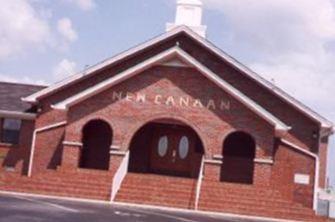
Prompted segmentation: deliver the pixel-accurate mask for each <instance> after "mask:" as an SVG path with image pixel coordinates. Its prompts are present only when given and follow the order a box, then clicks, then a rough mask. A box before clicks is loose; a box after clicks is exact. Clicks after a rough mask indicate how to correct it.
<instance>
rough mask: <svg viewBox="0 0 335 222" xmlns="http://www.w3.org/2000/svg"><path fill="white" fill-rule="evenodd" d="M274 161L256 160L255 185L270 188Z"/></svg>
mask: <svg viewBox="0 0 335 222" xmlns="http://www.w3.org/2000/svg"><path fill="white" fill-rule="evenodd" d="M272 165H273V160H271V159H255V165H254V185H255V186H267V187H268V186H270V184H271V172H272Z"/></svg>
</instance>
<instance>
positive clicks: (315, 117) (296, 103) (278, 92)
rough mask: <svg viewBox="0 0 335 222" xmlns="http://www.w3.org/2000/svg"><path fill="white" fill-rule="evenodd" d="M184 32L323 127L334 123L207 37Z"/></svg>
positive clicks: (330, 126) (331, 125)
mask: <svg viewBox="0 0 335 222" xmlns="http://www.w3.org/2000/svg"><path fill="white" fill-rule="evenodd" d="M185 32H187V34H188V35H190V36H191V37H192V38H193V39H195V40H196V41H198V42H199V43H201V44H202V45H203V46H205V47H206V48H207V49H209V50H210V51H212V52H214V53H215V54H217V55H218V56H219V57H221V58H222V59H223V60H225V61H227V62H228V63H229V64H231V65H233V66H234V67H235V68H236V69H238V70H239V71H240V72H242V73H244V74H246V75H247V76H249V77H251V78H252V79H254V80H255V81H256V82H258V83H260V84H261V85H262V86H264V87H266V88H267V89H269V90H270V91H271V92H273V93H274V94H275V95H277V96H279V97H280V98H282V99H283V100H284V101H286V102H288V103H290V104H291V105H293V106H294V107H296V108H297V109H298V110H299V111H301V112H303V113H305V114H306V115H307V116H309V117H310V118H312V119H313V120H315V121H317V122H319V123H320V124H321V127H323V128H332V127H334V124H333V123H332V122H330V121H329V120H327V119H325V118H323V117H322V116H320V115H319V114H317V113H315V112H314V111H313V110H311V109H310V108H308V107H306V106H305V105H304V104H302V103H301V102H299V101H298V100H296V99H295V98H293V97H292V96H290V95H288V94H287V93H286V92H284V91H283V90H282V89H280V88H278V87H277V86H275V85H274V84H273V83H271V82H269V81H268V80H266V79H264V78H263V77H261V76H260V75H258V74H257V73H255V72H254V71H252V70H251V69H249V68H248V67H246V66H245V65H243V64H242V63H240V62H238V61H237V60H236V59H234V58H233V57H231V56H229V55H228V54H226V53H225V52H223V51H222V50H221V49H219V48H217V47H216V46H215V45H214V44H212V43H211V42H209V41H208V40H207V39H205V38H202V37H201V36H199V35H197V34H196V33H194V32H192V31H191V30H189V29H188V28H187V27H185Z"/></svg>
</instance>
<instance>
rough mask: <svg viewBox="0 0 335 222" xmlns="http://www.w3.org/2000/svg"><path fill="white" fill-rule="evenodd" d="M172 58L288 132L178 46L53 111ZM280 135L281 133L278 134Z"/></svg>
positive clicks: (55, 106)
mask: <svg viewBox="0 0 335 222" xmlns="http://www.w3.org/2000/svg"><path fill="white" fill-rule="evenodd" d="M172 56H178V57H179V58H180V59H181V60H183V61H184V62H186V63H188V64H190V65H191V66H192V67H194V68H196V69H197V70H198V71H199V72H200V73H202V74H203V75H205V76H206V77H207V78H208V79H209V80H210V81H212V82H214V83H215V84H216V85H218V87H220V88H222V89H223V90H225V91H226V92H227V93H228V94H230V95H232V96H233V97H234V98H235V99H237V100H239V101H240V102H241V103H243V104H244V105H246V106H247V107H249V109H250V110H252V111H253V112H255V113H256V114H257V115H259V116H261V117H263V118H264V119H265V120H266V121H267V122H269V123H270V124H271V125H273V126H274V127H275V130H276V131H278V132H287V131H288V130H290V127H289V126H287V125H286V124H285V123H283V122H282V121H281V120H279V119H278V118H277V117H275V116H273V115H272V114H271V113H269V112H268V111H266V110H265V109H263V108H262V107H261V106H259V105H258V104H257V103H255V102H254V101H253V100H251V99H250V98H248V97H247V96H246V95H244V94H243V93H241V92H240V91H238V90H237V89H235V88H234V87H233V86H231V85H230V84H229V83H227V82H225V81H224V80H223V79H221V78H220V77H219V76H217V75H216V74H215V73H213V72H212V71H211V70H209V69H208V68H207V67H205V66H204V65H202V64H201V63H200V62H198V61H197V60H196V59H194V58H193V57H192V56H191V55H189V54H188V53H186V52H185V51H184V50H182V49H180V48H179V47H178V46H175V47H172V48H170V49H168V50H166V51H164V52H162V53H160V54H158V55H156V56H155V57H152V58H150V59H147V60H146V61H144V62H142V63H140V64H138V65H136V66H134V67H132V68H130V69H128V70H125V71H123V72H121V73H119V74H117V75H116V76H114V77H112V78H110V79H108V80H105V81H103V82H101V83H99V84H97V85H95V86H93V87H91V88H88V89H87V90H85V91H83V92H81V93H78V94H76V95H74V96H72V97H70V98H67V99H66V100H64V101H61V102H59V103H57V104H54V105H52V108H53V109H58V110H67V109H69V107H70V106H73V105H75V104H77V103H79V102H81V101H83V100H85V99H87V98H89V97H90V96H92V95H95V94H97V93H99V92H101V91H103V90H105V89H107V88H109V87H112V86H113V85H115V84H118V83H120V82H122V81H124V80H126V79H128V78H131V77H132V76H134V75H136V74H138V73H140V72H141V71H143V70H146V69H148V68H150V67H152V66H154V65H155V64H157V63H159V62H161V61H162V60H166V59H168V58H171V57H172ZM279 134H282V133H279Z"/></svg>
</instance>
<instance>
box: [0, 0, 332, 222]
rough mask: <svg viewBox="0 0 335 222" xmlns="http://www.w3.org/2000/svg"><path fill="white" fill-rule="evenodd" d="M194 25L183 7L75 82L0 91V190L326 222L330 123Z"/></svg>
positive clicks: (193, 13) (182, 3) (4, 86)
mask: <svg viewBox="0 0 335 222" xmlns="http://www.w3.org/2000/svg"><path fill="white" fill-rule="evenodd" d="M201 15H202V5H201V2H200V1H199V0H179V1H178V7H177V16H176V21H175V23H174V24H168V25H167V32H166V33H164V34H162V35H160V36H158V37H155V38H153V39H151V40H149V41H147V42H145V43H143V44H141V45H138V46H136V47H134V48H131V49H129V50H128V51H125V52H122V53H120V54H118V55H116V56H115V57H112V58H109V59H107V60H105V61H103V62H101V63H98V64H97V65H95V66H92V67H90V68H88V69H86V70H84V71H83V72H81V73H78V74H75V75H73V76H71V77H69V78H67V79H64V80H63V81H61V82H58V83H56V84H53V85H51V86H48V87H44V86H34V85H24V84H12V83H0V92H1V94H0V126H1V128H0V138H1V143H0V163H1V166H0V190H2V191H6V192H8V191H9V192H21V193H31V194H39V195H47V196H58V197H67V198H80V199H92V200H100V201H106V202H108V201H109V202H113V203H129V204H141V205H149V206H160V207H173V208H181V209H189V210H197V211H208V212H221V213H231V214H242V215H249V216H256V217H266V218H281V219H291V220H302V221H318V220H320V221H322V220H323V219H322V218H319V217H317V216H316V215H315V210H316V208H317V200H318V192H319V190H320V189H323V188H325V186H326V167H327V166H326V164H327V149H328V138H329V136H330V135H331V134H332V133H333V130H334V128H333V124H332V123H331V122H330V121H328V120H326V119H325V118H323V117H322V116H320V115H319V114H317V113H316V112H314V111H312V110H311V109H309V108H308V107H306V106H305V105H303V104H302V103H300V102H299V101H297V100H296V99H294V98H293V97H291V96H290V95H288V94H287V93H285V92H284V91H282V90H281V89H279V88H278V87H277V86H275V85H273V84H272V83H271V82H268V81H267V80H265V79H263V78H262V77H260V76H259V75H258V74H256V73H254V72H253V71H251V70H250V69H248V68H247V67H245V66H244V65H242V64H241V63H239V62H238V61H236V60H235V59H233V58H232V57H230V56H229V55H227V54H226V53H225V52H223V51H221V50H220V49H218V48H217V47H216V46H215V45H213V44H212V43H210V42H209V41H208V40H207V39H206V37H205V36H206V27H205V26H202V25H201ZM288 81H289V80H288Z"/></svg>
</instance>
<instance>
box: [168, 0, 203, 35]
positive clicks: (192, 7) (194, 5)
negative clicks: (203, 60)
mask: <svg viewBox="0 0 335 222" xmlns="http://www.w3.org/2000/svg"><path fill="white" fill-rule="evenodd" d="M202 6H203V4H202V2H201V1H200V0H177V12H176V19H175V23H173V24H171V23H167V24H166V31H170V30H171V29H173V28H175V27H177V26H181V25H185V26H188V27H189V28H191V29H192V30H193V31H194V32H196V33H198V34H199V35H201V36H202V37H206V29H207V27H206V26H204V25H202Z"/></svg>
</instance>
